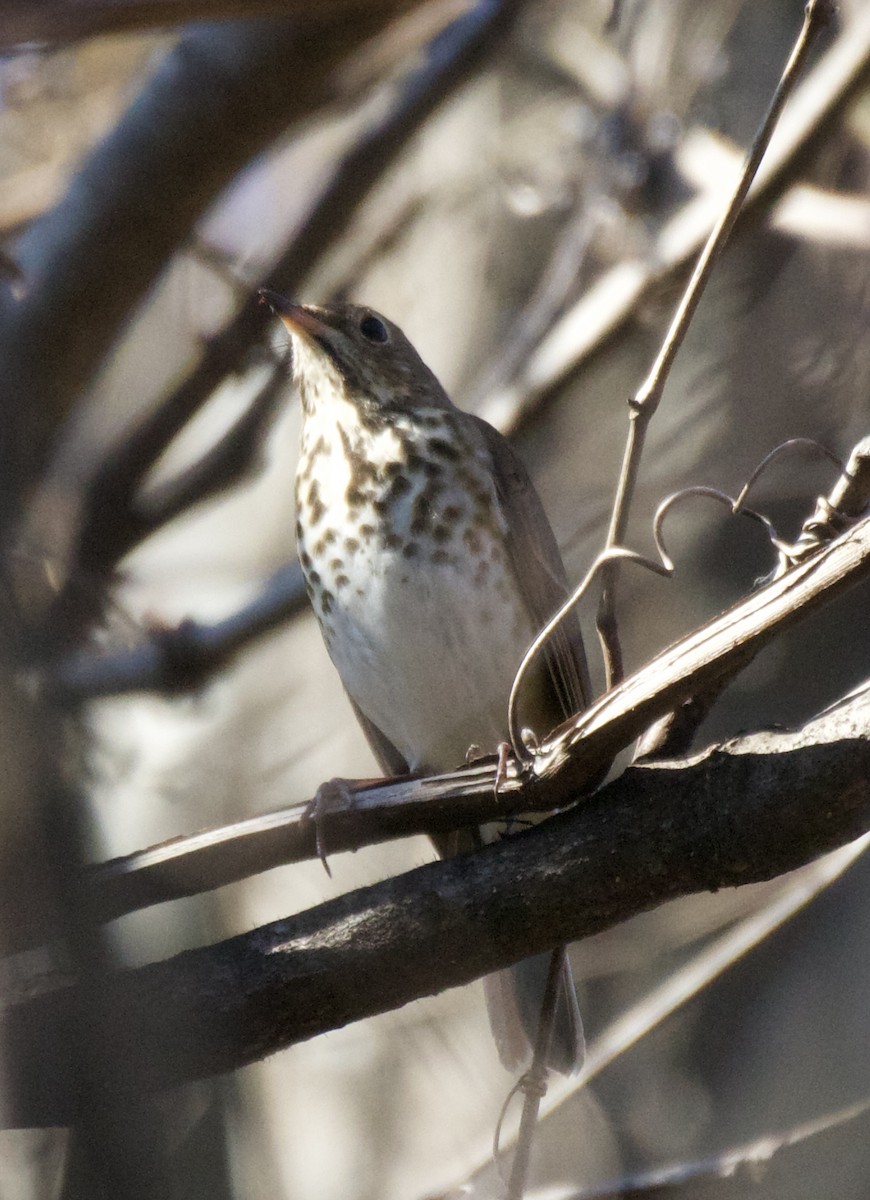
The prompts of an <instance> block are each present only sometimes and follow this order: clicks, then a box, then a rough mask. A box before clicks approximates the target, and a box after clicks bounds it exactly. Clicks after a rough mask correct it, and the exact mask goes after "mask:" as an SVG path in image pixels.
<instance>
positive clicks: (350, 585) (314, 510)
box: [297, 412, 533, 770]
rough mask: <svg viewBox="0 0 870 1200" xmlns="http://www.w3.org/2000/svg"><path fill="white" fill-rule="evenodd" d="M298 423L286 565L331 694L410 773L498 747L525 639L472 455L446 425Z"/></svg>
mask: <svg viewBox="0 0 870 1200" xmlns="http://www.w3.org/2000/svg"><path fill="white" fill-rule="evenodd" d="M347 415H348V418H349V419H348V420H346V421H345V422H344V423H342V422H340V421H333V422H330V423H328V424H327V423H326V422H325V421H322V420H321V421H312V420H311V418H310V417H308V418H306V423H305V425H306V427H305V430H304V434H303V454H302V458H301V460H300V467H299V472H298V475H297V538H298V548H299V557H300V561H301V564H302V568H303V571H304V573H305V576H306V580H307V583H308V589H309V594H310V596H311V600H312V604H313V606H314V609H315V612H316V614H317V617H318V620H319V622H320V625H321V628H322V631H323V634H324V638H325V641H326V644H327V648H328V650H329V653H330V656H331V658H332V660H333V662H334V663H335V666H336V667H337V669H338V671H339V674H340V675H341V679H342V682H343V684H344V686H345V688H346V689H347V691H348V692H349V694H350V695H351V696H352V697H353V699H354V700H355V701H356V703H357V704H358V705H359V706H360V708H361V709H362V711H363V713H364V714H365V715H366V716H367V717H368V718H369V720H371V721H372V722H373V723H374V724H375V725H376V726H377V727H378V728H379V729H380V730H381V731H382V732H383V733H384V734H385V736H386V737H387V738H389V740H390V741H391V742H392V743H393V745H394V746H395V747H396V749H397V750H399V752H400V753H401V754H402V756H403V757H404V758H405V760H406V761H407V762H408V764H409V766H411V767H412V768H423V767H425V768H429V769H434V770H441V769H448V768H450V767H454V766H456V765H457V764H458V763H460V762H461V761H462V759H463V758H464V756H465V754H466V752H467V750H468V749H469V746H470V745H471V744H472V743H476V744H477V745H478V746H480V747H481V749H482V750H484V751H491V750H494V749H495V747H496V745H497V743H498V742H499V741H500V740H502V739H503V738H504V737H505V735H506V712H507V700H508V695H509V692H510V686H511V683H512V680H513V676H514V672H515V670H516V667H517V665H518V663H519V660H520V658H521V656H522V653H523V650H524V648H525V646H526V644H527V643H528V641H529V640H530V638H531V636H532V633H533V629H532V622H531V619H530V618H529V615H528V613H527V611H526V609H525V607H524V605H523V603H522V601H521V599H520V597H519V592H518V589H517V587H516V584H515V581H514V578H513V574H512V568H511V565H510V562H509V556H508V553H507V544H506V535H507V530H506V527H505V523H504V517H503V514H502V512H501V509H500V506H499V504H498V501H497V497H496V494H495V487H494V483H493V479H492V475H491V470H490V469H489V465H488V462H487V460H486V457H485V452H483V451H481V450H480V448H479V447H478V446H477V445H476V444H475V443H474V442H472V441H471V440H469V439H468V438H466V437H465V436H464V434H463V431H462V429H461V427H458V426H457V425H455V424H454V423H453V422H452V421H451V420H450V419H449V417H450V414H448V413H442V412H433V413H431V414H429V415H428V417H427V414H422V417H423V418H426V419H421V416H420V415H415V419H414V421H411V420H407V421H406V422H404V423H401V422H399V423H396V424H388V425H385V426H384V427H383V428H380V429H377V430H371V431H370V430H365V429H362V428H361V427H360V425H359V423H358V422H356V421H354V420H353V419H351V418H352V415H353V414H347Z"/></svg>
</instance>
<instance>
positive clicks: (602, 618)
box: [597, 0, 833, 688]
mask: <svg viewBox="0 0 870 1200" xmlns="http://www.w3.org/2000/svg"><path fill="white" fill-rule="evenodd" d="M832 15H833V6H832V4H831V2H830V0H809V2H808V3H807V6H806V8H805V10H804V21H803V25H802V27H801V31H800V33H799V34H798V37H797V41H796V42H795V45H794V48H793V50H792V53H791V56H790V58H789V60H788V62H787V63H786V66H785V69H784V70H783V73H782V76H781V78H780V81H779V83H778V84H777V87H776V90H775V91H774V94H773V99H772V100H771V102H770V106H769V108H768V110H767V113H766V114H765V117H764V120H763V121H762V123H761V127H760V128H759V130H758V133H757V134H756V135H755V139H754V140H753V143H752V146H751V147H750V150H749V153H748V155H747V158H746V162H745V164H744V167H743V170H742V172H741V174H740V178H739V179H738V181H737V185H736V187H735V189H734V192H733V194H732V196H731V198H730V199H729V201H728V203H727V205H726V206H725V208H724V210H723V212H722V215H721V216H720V217H719V220H718V221H717V222H716V224H715V225H714V227H713V230H712V232H711V233H710V236H709V238H708V239H707V243H706V245H705V246H704V249H703V250H702V251H701V255H700V258H699V259H698V262H697V264H696V266H695V270H694V271H693V273H692V277H691V279H690V281H689V283H688V285H687V287H686V290H685V292H684V293H683V296H682V299H681V301H680V304H679V306H678V308H677V311H676V313H675V314H674V318H673V320H672V322H671V325H670V328H669V330H668V332H667V334H666V335H665V339H664V341H663V343H662V346H661V349H660V350H659V353H658V355H657V356H656V359H655V362H654V363H653V365H652V367H651V368H650V371H649V374H648V375H647V377H646V379H645V380H644V382H643V383H642V384H641V386H640V388H639V389H638V391H637V392H636V393H635V395H634V397H633V398H632V399H631V400H630V401H629V406H630V410H631V411H630V414H629V431H628V440H627V442H626V447H625V454H624V457H623V462H622V469H621V471H620V476H619V483H618V485H617V490H616V497H615V499H614V502H613V511H612V514H611V518H610V527H609V529H608V532H607V542H606V545H607V548H608V549H609V548H611V547H613V546H619V545H621V544H622V543H623V542H624V541H625V534H626V529H627V526H628V517H629V512H630V509H631V503H632V500H633V498H634V490H635V485H636V483H637V477H638V472H639V470H640V460H641V456H642V455H643V448H644V443H645V440H646V432H647V429H648V428H649V423H650V421H651V420H652V418H653V416H654V415H655V412H656V409H657V408H658V406H659V402H660V400H661V397H662V393H663V391H664V387H665V384H666V382H667V379H668V376H669V374H670V370H671V367H672V366H673V362H674V359H675V358H676V355H677V351H678V350H679V348H680V346H681V345H682V343H683V339H684V338H685V336H686V333H687V332H688V329H689V325H690V323H691V320H692V317H693V316H694V314H695V311H696V309H697V307H698V304H699V303H700V300H701V296H702V294H703V291H704V288H705V287H706V285H707V282H708V280H709V278H710V275H711V273H712V271H713V268H714V266H715V265H716V261H717V259H718V258H719V255H720V254H721V252H722V250H723V249H724V247H725V243H726V242H727V240H728V237H729V235H730V233H731V230H732V229H733V227H734V223H735V221H736V220H737V216H738V213H739V212H740V209H741V207H742V205H743V201H744V199H745V198H746V194H747V192H748V191H749V188H750V185H751V183H752V180H753V178H754V177H755V173H756V171H757V170H758V167H759V165H760V163H761V159H762V157H763V155H764V152H765V150H766V149H767V145H768V143H769V141H770V138H771V136H772V134H773V131H774V129H775V128H776V124H777V122H778V120H779V116H780V113H781V112H782V109H783V106H784V105H785V102H786V100H787V98H788V96H789V95H790V93H791V91H792V89H793V88H794V85H795V84H796V82H797V79H798V76H799V75H800V72H801V70H802V69H803V66H804V63H805V62H806V60H807V56H808V55H809V52H810V49H811V48H812V45H813V43H814V42H815V39H816V37H817V35H818V34H819V33H820V32H821V30H822V29H823V28H824V27H825V25H826V24H827V23H828V22H829V21H830V19H831V17H832ZM618 575H619V567H618V564H617V563H612V564H610V565H609V566H608V568H607V570H606V572H605V575H604V585H603V587H602V592H601V601H600V604H599V608H598V618H597V625H598V633H599V637H600V639H601V644H602V649H603V652H604V659H605V669H606V673H607V686H608V688H610V687H612V686H613V685H614V684H615V683H618V682H619V681H620V680H621V679H622V678H623V675H624V668H623V663H622V651H621V647H620V642H619V635H618V631H617V627H616V585H617V579H618Z"/></svg>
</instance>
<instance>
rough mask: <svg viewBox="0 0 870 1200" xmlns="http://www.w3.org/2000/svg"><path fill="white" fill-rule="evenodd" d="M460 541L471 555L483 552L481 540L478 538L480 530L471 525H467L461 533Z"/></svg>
mask: <svg viewBox="0 0 870 1200" xmlns="http://www.w3.org/2000/svg"><path fill="white" fill-rule="evenodd" d="M462 540H463V542H465V544H466V546H467V547H468V549H469V550H470V551H471V553H472V554H480V553H481V551H482V550H483V539H482V538H481V536H480V530H479V529H475V527H474V526H473V525H469V526H468V528H467V529H466V530H465V531H464V532H463V534H462Z"/></svg>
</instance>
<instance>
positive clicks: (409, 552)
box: [402, 542, 419, 558]
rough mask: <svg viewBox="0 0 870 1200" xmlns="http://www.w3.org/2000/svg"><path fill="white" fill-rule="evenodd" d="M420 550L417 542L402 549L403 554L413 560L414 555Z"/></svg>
mask: <svg viewBox="0 0 870 1200" xmlns="http://www.w3.org/2000/svg"><path fill="white" fill-rule="evenodd" d="M418 550H419V546H418V545H417V543H416V542H408V544H407V546H403V547H402V553H403V554H404V556H405V558H413V557H414V555H415V554H417V552H418Z"/></svg>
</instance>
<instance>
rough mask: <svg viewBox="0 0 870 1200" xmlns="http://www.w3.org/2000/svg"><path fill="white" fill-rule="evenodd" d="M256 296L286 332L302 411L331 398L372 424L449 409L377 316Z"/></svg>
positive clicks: (404, 343) (398, 334) (354, 307)
mask: <svg viewBox="0 0 870 1200" xmlns="http://www.w3.org/2000/svg"><path fill="white" fill-rule="evenodd" d="M260 296H261V298H262V299H263V300H265V301H266V303H268V304H269V305H270V306H271V308H272V311H273V312H274V313H275V314H276V316H278V317H279V318H280V319H281V320H282V321H283V323H284V324H285V325H286V327H287V329H288V330H289V331H290V335H291V337H292V339H293V375H294V378H295V379H296V382H297V384H298V386H299V391H300V394H301V396H302V402H303V405H304V406H305V407H306V409H312V408H314V407H316V406H317V405H318V404H321V403H328V402H329V398H330V396H335V395H336V394H338V395H339V396H341V397H342V398H343V399H346V400H349V401H351V402H352V403H354V404H355V405H356V406H357V407H359V408H361V409H363V410H365V411H366V412H368V414H369V415H370V416H372V417H373V418H376V417H377V414H378V413H380V414H382V415H383V416H387V415H388V414H389V413H390V412H410V411H413V410H414V409H420V408H441V409H444V408H452V407H453V406H452V404H451V402H450V400H449V399H448V397H447V394H446V393H445V391H444V389H443V388H442V386H441V384H440V383H439V382H438V380H437V379H436V378H435V376H434V375H433V374H432V372H431V371H430V370H429V368H428V367H427V366H426V364H425V363H424V362H423V360H422V359H421V358H420V355H419V354H418V353H417V351H416V350H415V349H414V347H413V346H412V345H411V343H410V342H409V341H408V339H407V338H406V337H405V335H404V334H403V333H402V331H401V329H399V327H398V326H397V325H394V324H393V322H392V321H389V320H387V318H386V317H383V316H381V314H380V313H377V312H375V311H374V310H373V309H371V308H366V307H364V306H362V305H358V304H346V303H337V304H331V305H325V306H323V307H320V306H316V305H312V304H295V303H293V302H292V301H290V300H285V299H284V298H283V297H282V296H279V295H278V294H277V292H270V291H267V290H266V289H265V288H264V289H261V291H260Z"/></svg>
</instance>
